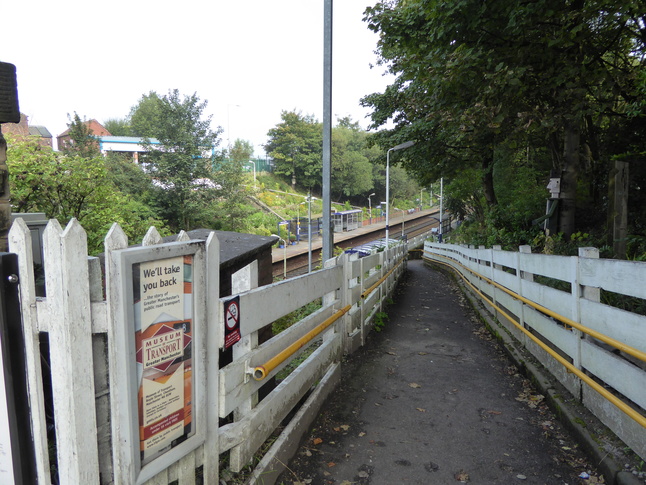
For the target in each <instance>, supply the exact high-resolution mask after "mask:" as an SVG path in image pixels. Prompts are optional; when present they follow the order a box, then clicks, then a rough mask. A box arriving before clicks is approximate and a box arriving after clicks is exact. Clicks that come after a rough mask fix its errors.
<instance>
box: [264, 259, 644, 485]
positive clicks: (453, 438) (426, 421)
mask: <svg viewBox="0 0 646 485" xmlns="http://www.w3.org/2000/svg"><path fill="white" fill-rule="evenodd" d="M393 300H394V302H393V303H392V304H391V305H390V306H389V308H388V309H387V314H388V317H389V318H388V320H387V321H386V322H385V325H384V327H383V330H382V331H381V332H373V333H372V334H371V336H370V338H369V339H368V342H367V344H366V345H365V346H364V347H363V348H362V349H360V350H359V351H357V352H355V353H354V354H352V355H351V356H348V357H346V359H347V360H345V361H344V365H343V374H342V379H341V384H340V386H339V388H338V389H337V390H336V391H335V392H334V393H333V394H332V395H331V396H330V397H329V398H328V400H327V401H326V403H325V404H324V405H323V408H322V411H321V412H320V413H319V416H318V417H317V419H316V420H315V422H314V424H313V425H312V427H311V429H310V431H309V433H308V434H307V435H306V436H305V438H304V439H303V441H302V442H301V445H300V448H299V449H298V451H297V453H296V455H295V457H294V458H293V459H292V460H291V461H290V463H288V464H287V469H286V471H284V472H283V474H282V475H281V477H280V478H279V480H278V481H277V482H276V483H278V484H281V485H302V484H316V485H331V484H335V485H350V484H352V485H357V484H364V485H367V484H370V485H393V484H418V485H429V484H431V485H434V484H438V485H444V484H451V483H474V484H483V485H489V484H505V485H507V484H514V483H518V484H521V483H527V484H535V485H545V484H549V485H565V484H568V485H581V484H593V483H597V484H600V483H605V484H617V485H627V484H630V485H632V484H638V483H642V485H643V480H641V481H640V480H637V478H636V477H634V476H633V475H631V474H630V473H629V472H628V471H624V470H622V468H621V465H618V463H624V462H616V461H613V459H612V452H610V451H609V450H608V449H603V448H602V446H607V447H609V446H612V445H611V444H610V443H596V442H590V443H588V444H589V445H590V446H591V447H592V448H594V449H596V450H597V451H596V452H594V451H592V452H590V451H589V450H587V452H586V453H584V452H583V448H585V446H583V445H585V443H582V442H581V438H580V436H578V435H576V434H574V433H573V432H572V431H571V428H570V427H566V426H565V425H564V423H566V422H567V419H565V420H560V419H559V418H557V417H556V416H555V415H554V414H553V411H552V408H550V406H548V404H547V402H548V392H547V390H545V389H543V386H547V389H556V387H552V386H555V384H553V383H550V382H548V381H547V379H548V378H547V377H545V376H542V375H532V372H534V371H535V369H532V367H530V366H529V364H527V362H526V361H524V360H523V359H516V360H514V357H513V356H514V355H516V356H519V355H521V354H515V353H514V351H513V350H512V349H510V347H509V343H506V344H505V345H504V346H503V345H502V344H501V343H500V342H499V341H498V340H497V339H496V338H494V337H493V336H492V335H491V334H490V333H489V331H488V329H487V328H486V326H485V325H484V324H483V323H482V321H481V320H480V318H478V316H477V314H476V312H475V311H474V309H473V307H472V306H471V304H470V303H469V301H468V300H467V299H466V298H465V297H464V296H463V294H462V292H461V291H460V289H459V288H458V287H457V284H456V283H455V281H454V280H453V279H452V278H450V277H449V276H448V275H447V274H446V273H444V272H441V271H438V270H436V269H433V268H431V267H429V266H427V265H425V264H424V262H423V261H421V260H411V261H409V262H408V271H407V274H406V276H404V278H403V279H402V281H401V283H400V285H399V288H398V290H397V291H396V293H395V296H394V297H393ZM518 352H519V351H518ZM532 382H538V383H539V386H538V387H535V386H534V384H532ZM541 383H542V384H541ZM563 396H565V392H564V393H563ZM559 405H560V406H561V413H562V415H563V416H565V418H569V419H570V421H572V423H571V424H575V423H574V422H576V419H577V416H580V414H576V413H578V412H581V411H580V410H576V411H571V410H568V406H569V403H568V401H567V399H566V398H563V399H562V402H561V401H560V402H559ZM585 418H586V422H590V421H588V417H587V416H585ZM595 431H596V430H595ZM599 436H601V435H599ZM604 477H605V478H604Z"/></svg>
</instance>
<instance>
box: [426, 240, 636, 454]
mask: <svg viewBox="0 0 646 485" xmlns="http://www.w3.org/2000/svg"><path fill="white" fill-rule="evenodd" d="M424 259H425V260H426V261H429V262H439V263H443V264H448V265H450V266H452V267H453V268H454V269H455V270H457V271H458V272H460V273H461V274H462V276H463V277H464V278H465V279H466V280H467V281H468V282H469V283H470V285H472V287H473V291H474V292H480V293H481V295H480V296H479V298H480V299H481V300H483V301H484V302H485V306H486V307H487V308H488V309H489V310H490V311H491V312H492V313H493V314H494V315H495V316H496V319H497V321H498V322H499V323H500V324H501V325H502V326H503V328H504V329H505V330H506V331H507V332H509V333H510V334H512V335H513V336H514V337H515V338H516V339H517V340H518V341H520V342H522V343H523V344H524V345H525V347H526V348H527V349H528V350H529V351H530V352H531V353H532V354H533V355H534V356H535V357H536V358H537V359H538V360H539V361H540V362H541V363H542V364H543V365H544V366H545V367H546V368H547V369H548V370H549V371H550V372H551V373H552V374H553V375H554V376H555V377H556V378H557V379H558V380H559V381H560V382H561V383H562V384H563V385H564V386H565V387H566V388H567V389H568V390H569V391H570V392H571V393H572V395H573V396H575V397H577V398H579V399H580V400H581V402H582V403H583V404H584V405H585V406H586V407H587V408H588V409H590V410H591V411H592V412H593V413H594V414H595V415H596V416H597V417H598V418H599V419H600V420H601V421H602V422H603V423H604V424H606V425H607V426H608V427H609V428H610V429H611V430H612V431H613V432H614V433H615V434H616V435H617V436H618V437H619V438H621V439H622V440H623V441H624V443H626V444H627V445H628V446H629V447H631V448H632V450H633V451H634V452H635V453H637V454H638V455H639V456H640V457H641V458H643V459H646V417H645V416H646V411H645V410H646V363H645V362H644V358H645V357H646V317H645V316H643V315H639V314H636V313H631V312H628V311H624V310H621V309H619V308H615V307H613V306H610V305H608V304H604V303H601V301H600V300H601V298H600V296H601V292H602V291H607V292H612V293H616V294H618V295H623V296H627V297H633V298H637V299H642V300H643V299H646V285H645V284H644V282H645V281H646V263H644V262H634V261H619V260H608V259H599V252H598V250H596V249H594V248H584V249H581V250H580V251H579V256H572V257H569V256H555V255H545V254H532V253H531V249H530V248H529V246H523V247H521V248H520V250H519V251H518V252H512V251H501V250H500V249H499V248H493V249H491V248H483V247H481V248H477V249H476V248H473V247H470V248H469V247H464V246H458V245H453V244H437V243H431V242H426V243H425V245H424ZM541 277H542V278H541ZM555 282H558V283H555ZM557 287H562V288H568V287H569V291H565V290H564V289H562V288H561V289H557ZM510 293H511V294H510ZM483 297H484V298H483ZM485 298H486V300H485ZM536 304H538V306H537V305H536ZM505 314H506V315H509V316H510V317H511V319H512V320H514V321H516V322H517V323H518V325H515V324H513V323H511V322H510V321H509V319H508V318H507V317H506V316H505ZM501 330H502V329H501ZM532 336H533V337H534V338H532ZM539 342H541V343H543V344H544V345H545V347H546V348H544V347H542V346H541V345H540V344H539ZM548 349H549V350H548ZM559 358H560V359H562V361H563V362H561V361H559ZM564 363H565V364H566V365H564ZM568 365H569V366H571V367H570V368H568ZM615 399H616V400H617V402H616V403H613V400H615Z"/></svg>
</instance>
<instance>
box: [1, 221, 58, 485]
mask: <svg viewBox="0 0 646 485" xmlns="http://www.w3.org/2000/svg"><path fill="white" fill-rule="evenodd" d="M9 250H10V251H11V252H12V253H16V254H17V255H18V270H19V272H20V306H21V311H22V324H23V336H24V339H25V358H26V360H27V387H28V389H29V405H30V408H31V428H32V430H33V434H34V436H33V437H34V451H35V455H36V476H37V479H38V483H39V484H42V485H49V484H50V483H51V475H50V470H49V450H48V446H47V422H46V418H45V394H44V392H43V380H42V369H41V365H40V341H39V335H38V334H39V328H38V314H37V311H36V281H35V277H34V258H33V255H32V252H31V233H30V231H29V228H28V227H27V224H26V223H25V221H24V220H23V219H22V218H18V219H16V221H15V222H14V223H13V225H12V226H11V230H10V231H9Z"/></svg>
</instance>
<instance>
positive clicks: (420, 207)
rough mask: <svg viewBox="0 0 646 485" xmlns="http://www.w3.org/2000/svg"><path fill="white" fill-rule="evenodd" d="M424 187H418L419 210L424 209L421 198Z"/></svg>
mask: <svg viewBox="0 0 646 485" xmlns="http://www.w3.org/2000/svg"><path fill="white" fill-rule="evenodd" d="M425 190H426V189H425V188H423V187H422V188H421V189H419V210H424V199H422V192H424V191H425Z"/></svg>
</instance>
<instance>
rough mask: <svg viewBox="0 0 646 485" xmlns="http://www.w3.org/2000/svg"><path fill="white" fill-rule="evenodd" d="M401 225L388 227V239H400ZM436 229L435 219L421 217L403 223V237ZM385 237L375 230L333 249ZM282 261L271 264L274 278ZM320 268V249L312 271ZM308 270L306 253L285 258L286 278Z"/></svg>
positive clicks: (280, 272)
mask: <svg viewBox="0 0 646 485" xmlns="http://www.w3.org/2000/svg"><path fill="white" fill-rule="evenodd" d="M401 226H402V225H401V223H398V224H392V225H391V226H390V237H391V238H392V239H401V237H402V229H401ZM434 227H438V222H437V220H436V219H435V218H432V217H422V218H419V219H415V220H412V221H410V222H405V223H404V235H405V236H406V237H408V238H411V237H415V236H419V235H420V234H424V233H425V232H429V231H430V230H431V229H432V228H434ZM384 237H385V229H384V228H382V229H377V230H375V231H374V232H370V233H367V234H361V235H358V236H357V237H354V238H351V239H346V240H344V241H341V242H338V243H334V246H335V248H336V247H339V248H342V249H344V250H346V249H350V248H353V247H357V246H361V245H362V244H367V243H370V242H373V241H376V240H378V239H381V238H384ZM305 244H306V243H305ZM284 266H285V263H284V261H282V260H281V261H276V262H275V263H274V264H273V268H272V273H273V276H274V278H277V277H282V276H283V273H284ZM320 266H321V248H320V247H317V248H313V249H312V270H314V269H317V268H320ZM307 270H308V254H307V252H305V253H302V254H298V255H295V256H292V257H288V258H287V278H293V277H295V276H300V275H302V274H306V273H307Z"/></svg>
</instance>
